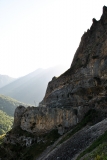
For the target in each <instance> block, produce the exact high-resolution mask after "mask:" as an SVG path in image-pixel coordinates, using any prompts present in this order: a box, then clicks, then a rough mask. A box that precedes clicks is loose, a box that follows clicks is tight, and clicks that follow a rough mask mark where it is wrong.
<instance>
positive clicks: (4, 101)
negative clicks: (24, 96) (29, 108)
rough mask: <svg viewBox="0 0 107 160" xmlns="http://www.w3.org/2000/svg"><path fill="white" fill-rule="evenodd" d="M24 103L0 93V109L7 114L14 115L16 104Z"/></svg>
mask: <svg viewBox="0 0 107 160" xmlns="http://www.w3.org/2000/svg"><path fill="white" fill-rule="evenodd" d="M19 105H26V104H24V103H22V102H19V101H17V100H15V99H13V98H10V97H7V96H4V95H0V110H2V111H3V112H5V113H6V114H7V115H9V116H14V111H15V109H16V107H17V106H19Z"/></svg>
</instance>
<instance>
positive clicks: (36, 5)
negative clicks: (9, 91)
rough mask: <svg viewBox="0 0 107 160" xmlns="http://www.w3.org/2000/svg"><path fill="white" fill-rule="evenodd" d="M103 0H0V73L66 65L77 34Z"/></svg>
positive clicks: (98, 10) (96, 14)
mask: <svg viewBox="0 0 107 160" xmlns="http://www.w3.org/2000/svg"><path fill="white" fill-rule="evenodd" d="M104 5H107V0H98V1H97V0H81V1H80V0H0V74H7V75H9V76H12V77H19V76H23V75H25V74H28V73H29V72H32V71H34V70H36V69H37V68H48V67H51V66H55V65H58V64H63V65H66V69H67V68H69V67H70V65H71V62H72V59H73V56H74V54H75V51H76V49H77V47H78V45H79V43H80V39H81V36H82V35H83V33H84V32H85V31H87V29H88V28H90V26H91V24H92V18H96V19H97V20H99V19H100V16H101V14H102V7H103V6H104Z"/></svg>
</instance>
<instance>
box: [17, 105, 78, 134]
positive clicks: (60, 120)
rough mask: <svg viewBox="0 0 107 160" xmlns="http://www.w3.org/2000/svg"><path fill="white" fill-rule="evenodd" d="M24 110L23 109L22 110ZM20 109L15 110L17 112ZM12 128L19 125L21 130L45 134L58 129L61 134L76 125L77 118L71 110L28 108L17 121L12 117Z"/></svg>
mask: <svg viewBox="0 0 107 160" xmlns="http://www.w3.org/2000/svg"><path fill="white" fill-rule="evenodd" d="M23 109H24V108H23ZM18 110H19V111H20V110H21V111H22V108H17V109H16V112H15V115H17V111H18ZM14 119H15V120H14V126H16V125H19V126H20V127H21V128H22V129H23V130H26V131H28V132H31V133H38V134H41V133H47V132H48V131H50V130H52V129H58V132H59V133H60V134H63V133H64V132H65V131H66V129H67V128H69V127H72V126H73V125H75V124H76V123H77V120H78V118H77V116H76V115H75V112H74V110H72V109H60V108H45V107H28V108H26V109H24V112H23V114H22V115H21V118H20V119H19V121H17V116H16V117H14Z"/></svg>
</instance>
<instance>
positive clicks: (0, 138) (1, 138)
mask: <svg viewBox="0 0 107 160" xmlns="http://www.w3.org/2000/svg"><path fill="white" fill-rule="evenodd" d="M4 137H5V134H3V135H1V136H0V144H2V142H3V139H4Z"/></svg>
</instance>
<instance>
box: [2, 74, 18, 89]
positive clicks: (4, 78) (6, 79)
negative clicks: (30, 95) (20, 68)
mask: <svg viewBox="0 0 107 160" xmlns="http://www.w3.org/2000/svg"><path fill="white" fill-rule="evenodd" d="M14 80H15V78H12V77H9V76H7V75H0V88H1V87H4V86H5V85H7V84H9V83H11V82H13V81H14Z"/></svg>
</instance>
